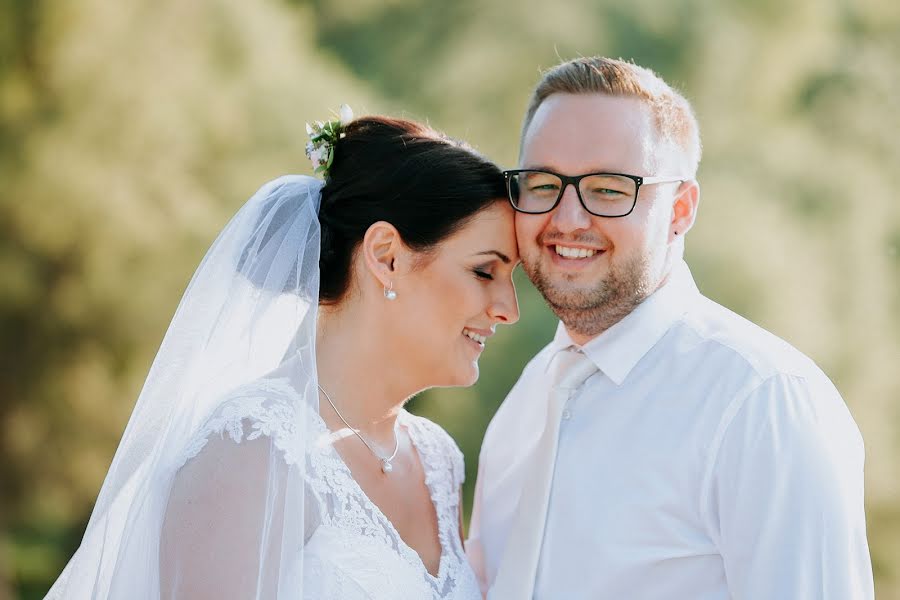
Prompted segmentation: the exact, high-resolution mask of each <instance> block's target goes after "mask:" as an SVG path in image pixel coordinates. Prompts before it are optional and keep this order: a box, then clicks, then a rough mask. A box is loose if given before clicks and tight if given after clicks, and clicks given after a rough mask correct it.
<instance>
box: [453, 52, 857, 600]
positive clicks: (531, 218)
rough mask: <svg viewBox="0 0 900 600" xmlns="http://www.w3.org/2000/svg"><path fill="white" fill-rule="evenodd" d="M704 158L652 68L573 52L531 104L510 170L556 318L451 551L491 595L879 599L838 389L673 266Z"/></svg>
mask: <svg viewBox="0 0 900 600" xmlns="http://www.w3.org/2000/svg"><path fill="white" fill-rule="evenodd" d="M699 160H700V137H699V133H698V128H697V122H696V119H695V117H694V115H693V112H692V110H691V107H690V105H689V104H688V102H687V101H686V100H685V99H684V98H683V97H682V96H681V95H679V94H678V93H677V92H675V91H674V90H672V89H671V88H670V87H669V86H668V85H667V84H666V83H665V82H663V81H662V80H661V79H659V78H658V77H657V76H656V75H655V74H653V73H652V72H651V71H649V70H647V69H643V68H641V67H638V66H635V65H633V64H630V63H626V62H622V61H618V60H610V59H606V58H582V59H577V60H573V61H570V62H567V63H564V64H561V65H559V66H557V67H555V68H554V69H552V70H550V71H549V72H547V73H546V74H545V75H544V77H543V79H542V80H541V81H540V83H539V84H538V86H537V88H536V89H535V91H534V93H533V95H532V97H531V102H530V105H529V107H528V111H527V114H526V116H525V123H524V127H523V130H522V145H521V168H522V169H524V170H515V171H510V172H508V173H507V178H508V183H509V192H510V200H511V201H512V203H513V205H514V207H515V208H516V210H517V211H518V212H517V214H516V232H517V235H518V241H519V249H520V254H521V257H522V263H523V265H524V268H525V270H526V272H527V273H528V276H529V277H530V278H531V280H532V281H533V282H534V284H535V286H537V288H538V289H539V290H540V291H541V293H542V294H543V296H544V298H545V299H546V300H547V302H548V304H549V305H550V306H551V308H552V309H553V311H554V312H555V313H556V315H557V316H558V317H559V319H560V321H561V323H560V325H559V327H558V329H557V332H556V336H555V337H554V339H553V341H552V342H550V344H549V345H548V346H547V347H545V348H544V349H543V350H542V351H541V352H540V353H539V354H538V355H537V356H536V357H535V358H534V359H533V360H532V361H531V362H530V363H529V364H528V366H527V367H525V370H524V372H523V373H522V376H521V378H520V379H519V381H518V383H517V384H516V386H515V387H514V388H513V390H512V391H511V392H510V394H509V396H508V397H507V399H506V401H505V402H504V403H503V405H502V406H501V408H500V410H499V411H498V412H497V415H496V416H495V417H494V419H493V421H492V422H491V425H490V427H489V429H488V431H487V434H486V437H485V440H484V445H483V447H482V451H481V461H480V465H479V476H478V484H477V488H476V497H475V511H474V514H473V518H472V526H471V532H470V536H471V537H470V539H469V541H468V542H467V549H468V551H469V554H470V558H471V560H472V562H473V563H474V565H475V568H476V571H478V572H479V576H480V577H481V579H482V584H483V586H484V590H485V591H486V592H487V594H488V598H491V599H496V600H520V599H525V598H532V597H534V598H540V599H556V598H566V599H567V600H573V599H581V598H584V599H588V598H591V599H595V598H600V599H607V598H609V599H616V600H618V599H629V600H643V599H648V600H649V599H674V600H700V599H703V600H713V599H716V600H719V599H722V600H725V599H728V598H734V599H749V600H777V599H785V600H788V599H790V600H797V599H806V598H810V599H813V598H815V599H828V600H852V599H853V600H855V599H858V598H859V599H868V598H872V597H873V596H874V593H873V587H872V571H871V563H870V559H869V551H868V547H867V543H866V528H865V516H864V513H863V443H862V439H861V437H860V434H859V431H858V429H857V427H856V425H855V423H854V422H853V419H852V417H851V416H850V413H849V412H848V411H847V408H846V406H845V405H844V402H843V400H842V399H841V397H840V395H839V394H838V392H837V390H836V389H835V388H834V386H833V385H832V383H831V382H830V381H829V380H828V378H827V377H826V376H825V375H824V374H823V373H822V372H821V371H820V370H819V369H818V368H817V367H816V365H815V364H814V363H813V362H812V361H811V360H810V359H808V358H807V357H805V356H804V355H802V354H801V353H800V352H798V351H797V350H795V349H794V348H792V347H790V346H789V345H788V344H786V343H785V342H783V341H782V340H780V339H778V338H776V337H775V336H773V335H772V334H770V333H767V332H766V331H763V330H762V329H760V328H759V327H757V326H755V325H753V324H752V323H749V322H747V321H745V320H744V319H742V318H741V317H739V316H738V315H736V314H734V313H732V312H730V311H728V310H727V309H725V308H723V307H721V306H719V305H718V304H716V303H714V302H712V301H711V300H709V299H708V298H705V297H704V296H703V295H702V294H701V293H700V292H699V291H698V290H697V287H696V286H695V284H694V280H693V278H692V277H691V272H690V270H689V269H688V267H687V265H686V264H685V263H684V262H683V258H682V256H683V252H684V238H685V235H686V234H687V233H688V231H690V229H691V226H692V225H693V224H694V220H695V218H696V216H697V206H698V200H699V195H700V192H699V187H698V184H697V182H696V180H695V175H696V172H697V165H698V163H699ZM601 173H602V174H601ZM724 235H725V236H727V232H726V233H725V234H724ZM725 239H727V237H726V238H725Z"/></svg>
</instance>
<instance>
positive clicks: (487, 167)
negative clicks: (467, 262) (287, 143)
mask: <svg viewBox="0 0 900 600" xmlns="http://www.w3.org/2000/svg"><path fill="white" fill-rule="evenodd" d="M343 132H344V134H345V136H344V137H343V138H341V139H340V140H339V141H338V142H337V144H336V145H335V148H334V160H333V162H332V164H331V167H330V169H329V171H328V177H327V178H326V181H325V187H324V188H322V204H321V208H320V210H319V219H320V222H321V226H322V249H321V256H320V259H319V266H320V273H321V275H320V277H321V281H320V285H319V302H320V303H322V304H335V303H337V302H340V300H341V299H342V298H343V297H344V294H346V292H347V289H348V287H349V285H350V280H351V262H352V260H353V254H354V252H355V250H356V248H357V247H358V246H359V244H360V242H361V241H362V239H363V236H364V235H365V233H366V230H367V229H368V228H369V227H370V226H371V225H372V224H373V223H375V222H377V221H387V222H388V223H391V224H392V225H393V226H394V227H396V228H397V231H399V232H400V235H401V237H402V238H403V241H404V242H405V243H406V245H407V246H409V247H410V248H411V249H413V250H416V251H419V252H427V251H428V250H430V249H432V248H434V247H435V246H436V245H437V244H439V243H440V242H441V240H444V239H445V238H447V237H449V236H450V235H452V234H453V233H455V232H457V231H458V230H459V229H460V228H462V227H463V226H464V225H465V224H466V223H467V222H468V221H469V220H470V219H471V218H472V217H473V216H474V215H476V214H477V213H478V212H479V211H481V210H483V209H485V208H487V207H489V206H491V205H493V203H494V202H496V201H497V200H499V199H501V198H505V197H506V189H505V184H504V180H503V174H502V172H501V171H500V169H499V167H497V165H495V164H494V163H492V162H491V161H489V160H488V159H486V158H485V157H483V156H482V155H480V154H479V153H478V152H476V151H475V150H474V149H472V148H471V147H469V146H468V145H466V144H465V143H463V142H460V141H457V140H454V139H451V138H449V137H447V136H446V135H444V134H442V133H440V132H438V131H435V130H434V129H432V128H431V127H429V126H427V125H423V124H420V123H416V122H414V121H408V120H405V119H394V118H388V117H379V116H372V117H362V118H359V119H356V120H355V121H352V122H350V123H349V124H347V125H346V126H345V127H344V129H343Z"/></svg>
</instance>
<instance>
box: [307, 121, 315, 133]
mask: <svg viewBox="0 0 900 600" xmlns="http://www.w3.org/2000/svg"><path fill="white" fill-rule="evenodd" d="M314 133H315V131H313V128H312V125H310V124H309V123H307V124H306V135H312V134H314Z"/></svg>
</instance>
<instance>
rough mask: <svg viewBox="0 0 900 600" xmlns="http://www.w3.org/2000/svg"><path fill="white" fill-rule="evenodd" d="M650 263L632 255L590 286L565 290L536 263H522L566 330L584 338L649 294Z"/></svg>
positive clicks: (646, 258)
mask: <svg viewBox="0 0 900 600" xmlns="http://www.w3.org/2000/svg"><path fill="white" fill-rule="evenodd" d="M652 264H653V261H652V260H651V258H650V257H649V256H646V255H643V254H636V255H635V256H631V257H628V259H626V260H625V261H623V262H622V264H610V268H609V271H608V272H607V274H606V276H605V277H603V278H602V279H600V281H598V282H597V283H596V285H594V286H592V287H583V288H565V287H562V286H558V285H556V284H554V283H553V282H552V281H551V279H550V276H549V274H548V273H547V272H546V271H545V269H544V268H542V265H541V264H539V261H525V260H523V261H522V267H523V269H524V270H525V273H526V274H527V275H528V277H529V279H531V282H532V283H533V284H534V286H535V287H536V288H537V289H538V291H539V292H540V293H541V295H542V296H543V297H544V299H545V300H546V301H547V304H549V305H550V308H551V310H553V312H554V314H556V316H557V317H559V319H560V321H562V322H563V324H565V326H566V329H568V330H569V331H570V332H572V333H575V334H578V335H580V336H584V337H595V336H597V335H600V334H601V333H603V332H604V331H606V330H607V329H609V328H610V327H612V326H613V325H615V324H616V323H618V322H619V321H621V320H622V319H624V318H625V317H627V316H628V315H629V314H631V312H632V311H634V309H635V308H637V307H638V305H639V304H640V303H641V302H643V301H644V300H646V299H647V297H648V296H650V294H652V293H653V291H654V289H655V287H656V286H655V285H654V284H653V277H652V274H651V265H652ZM563 277H566V278H567V276H565V275H563Z"/></svg>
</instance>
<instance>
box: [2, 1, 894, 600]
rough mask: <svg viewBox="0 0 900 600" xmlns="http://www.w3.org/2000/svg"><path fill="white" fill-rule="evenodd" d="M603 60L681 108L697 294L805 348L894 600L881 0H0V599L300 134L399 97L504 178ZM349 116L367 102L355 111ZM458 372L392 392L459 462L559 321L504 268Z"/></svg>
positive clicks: (889, 207)
mask: <svg viewBox="0 0 900 600" xmlns="http://www.w3.org/2000/svg"><path fill="white" fill-rule="evenodd" d="M579 54H583V55H590V54H607V55H611V56H622V57H624V58H630V59H634V60H635V61H637V62H639V63H641V64H645V65H647V66H650V67H652V68H654V69H656V70H657V71H659V72H660V74H661V75H663V77H665V78H666V79H667V80H669V81H671V82H673V83H674V84H675V85H676V86H677V87H679V88H680V89H682V90H683V91H684V92H685V93H686V94H687V95H688V97H689V98H691V99H692V101H693V102H694V104H695V108H696V111H697V114H698V117H699V119H700V123H701V131H702V133H703V138H704V161H703V164H702V167H701V173H700V181H701V185H702V189H703V195H702V206H701V211H700V219H699V221H698V224H697V226H696V227H695V229H694V230H693V231H692V232H691V233H690V235H689V236H688V259H689V262H690V263H691V264H692V266H693V269H694V274H695V276H696V278H697V280H698V283H699V284H700V287H701V289H702V290H703V291H704V292H706V293H707V294H708V295H710V296H711V297H713V298H715V299H718V300H720V301H721V302H723V303H724V304H725V305H727V306H729V307H731V308H733V309H735V310H736V311H737V312H739V313H741V314H744V315H745V316H747V317H749V318H751V319H753V320H755V321H757V322H758V323H760V324H761V325H763V326H765V327H767V328H768V329H770V330H772V331H774V332H775V333H777V334H779V335H781V336H782V337H784V338H786V339H787V340H788V341H790V342H791V343H793V344H794V345H796V346H798V347H799V348H800V349H801V350H803V351H804V352H806V353H807V354H809V355H811V356H812V357H813V358H814V359H816V360H817V361H818V362H819V363H820V364H821V365H822V366H823V367H824V368H825V369H826V371H827V372H828V373H829V374H830V375H831V376H832V377H833V378H834V380H835V382H836V383H837V385H838V387H839V388H840V389H841V390H842V392H843V394H844V397H845V398H846V400H847V402H848V405H849V406H850V408H851V411H852V412H853V414H854V417H855V418H856V420H857V422H858V423H859V425H860V428H861V430H862V432H863V435H864V437H865V439H866V445H867V451H868V461H867V497H868V499H869V522H870V540H871V546H872V552H873V562H874V565H875V569H876V577H877V593H878V597H879V598H888V599H889V598H900V563H898V560H897V556H898V554H897V552H898V548H900V526H898V523H900V519H898V513H897V511H896V508H895V505H896V498H897V497H898V496H900V480H897V478H896V473H897V472H898V470H900V469H898V467H900V464H898V463H900V414H898V410H897V408H896V404H895V402H894V400H895V399H896V398H897V397H898V396H900V380H898V378H897V377H896V374H895V371H896V364H897V360H898V358H900V205H898V203H897V202H895V201H894V199H895V197H896V190H897V189H898V187H900V171H898V169H897V165H898V164H900V139H898V137H897V132H898V130H900V128H898V125H900V123H898V119H897V116H896V108H895V104H896V98H897V97H900V71H898V69H897V68H896V65H897V63H898V59H900V4H897V3H896V2H892V1H891V0H863V1H861V2H854V3H847V2H840V1H838V0H798V1H797V2H792V3H788V4H785V3H779V2H774V1H773V0H755V1H753V2H744V1H738V0H733V1H730V2H713V1H712V0H676V1H674V2H661V1H659V0H634V1H633V2H631V3H629V4H628V5H627V6H626V5H624V4H622V3H613V2H607V1H603V2H595V1H592V0H572V1H570V2H565V3H559V4H557V5H555V6H553V7H551V6H550V5H548V4H547V3H546V2H537V1H536V0H523V1H521V2H518V3H515V4H510V3H504V2H501V1H500V0H486V1H479V2H476V1H475V0H457V1H454V2H426V1H425V0H388V1H383V0H379V1H376V0H328V1H327V2H326V1H324V0H296V1H293V2H278V1H275V2H265V3H246V2H239V1H238V0H198V1H195V2H188V3H185V2H176V1H174V0H157V1H156V2H152V3H151V2H146V1H140V0H138V1H136V2H127V3H109V2H101V1H100V0H81V1H80V2H77V3H62V2H54V1H52V0H0V182H2V184H3V185H2V188H0V190H2V191H0V329H2V336H0V365H2V366H0V454H2V456H4V460H3V461H2V462H0V481H2V485H0V527H2V530H0V598H6V597H21V598H39V597H41V596H42V595H43V593H44V592H45V591H46V589H47V586H49V584H50V582H51V580H52V579H53V578H54V577H55V575H56V574H57V573H58V571H59V570H60V569H61V567H62V565H63V563H64V561H65V560H66V558H67V557H68V555H69V554H70V553H71V551H72V550H73V549H74V547H75V545H76V544H77V540H78V539H79V537H80V534H81V531H82V529H83V527H84V523H85V520H86V518H87V516H88V515H89V513H90V507H91V505H92V502H93V500H94V498H95V496H96V493H97V490H98V489H99V486H100V484H101V482H102V478H103V474H104V473H105V471H106V468H107V466H108V464H109V461H110V459H111V457H112V454H113V452H114V450H115V446H116V442H117V440H118V438H119V436H120V435H121V432H122V429H123V427H124V424H125V422H126V420H127V418H128V415H129V414H130V411H131V408H132V406H133V403H134V400H135V398H136V397H137V393H138V391H139V389H140V386H141V383H142V381H143V378H144V376H145V375H146V370H147V368H148V366H149V362H150V360H151V359H152V357H153V355H154V353H155V351H156V347H157V345H158V343H159V341H160V340H161V338H162V335H163V332H164V330H165V327H166V325H167V323H168V320H169V318H170V317H171V315H172V313H173V312H174V309H175V306H176V303H177V301H178V297H179V295H180V293H181V291H182V290H183V289H184V286H185V285H186V283H187V280H188V278H189V277H190V274H191V272H192V271H193V269H194V267H195V265H196V264H197V262H198V261H199V259H200V257H201V256H202V253H203V251H204V250H205V248H206V247H207V246H208V244H209V243H210V241H211V239H212V237H213V236H214V235H215V232H216V231H218V230H219V229H220V228H221V226H222V225H223V224H224V222H225V221H226V220H227V218H228V217H229V216H230V214H231V213H232V212H233V211H234V210H235V208H236V207H237V206H239V204H240V203H241V202H242V201H243V200H244V199H246V198H247V197H249V196H250V195H251V193H252V192H253V190H254V189H255V188H256V187H257V186H259V185H260V184H261V183H262V182H264V181H267V180H269V179H271V178H273V177H274V176H276V175H279V174H282V173H285V172H298V171H301V172H309V165H308V162H307V161H306V159H305V158H304V145H305V143H306V141H307V139H308V138H307V135H306V132H305V128H304V123H305V122H307V121H312V120H314V119H315V118H317V117H319V116H321V115H323V114H326V113H327V111H329V110H330V109H333V108H334V107H337V106H338V105H340V104H341V103H342V102H347V103H348V104H350V105H351V106H353V107H354V108H356V109H357V112H358V113H359V114H365V112H391V113H393V114H403V113H406V114H407V115H410V116H412V117H415V118H427V119H428V120H429V121H430V122H431V123H432V124H434V125H435V126H437V127H439V128H441V129H445V130H447V131H448V132H449V133H451V134H452V135H455V136H458V137H462V138H465V139H467V140H469V141H470V142H472V143H474V144H475V145H477V146H479V147H480V148H481V149H482V150H483V151H485V152H486V153H487V154H489V155H491V156H493V157H494V158H496V159H497V160H498V161H499V162H501V163H502V164H506V165H512V164H514V163H515V160H516V153H517V148H518V129H519V124H520V121H521V118H522V114H523V112H524V108H525V104H526V101H527V96H528V93H529V90H530V88H531V86H532V85H533V84H534V82H535V81H536V80H537V77H538V69H539V68H546V67H549V66H551V65H553V64H555V63H556V62H557V61H558V60H559V57H564V58H568V57H572V56H576V55H579ZM359 109H363V110H359ZM517 281H518V283H519V294H520V302H521V311H522V319H521V321H520V322H519V324H517V325H516V326H515V327H511V328H501V332H500V333H499V334H498V335H497V336H496V337H495V338H493V339H492V341H491V344H489V347H488V349H487V350H486V352H485V355H484V357H483V359H482V365H481V367H482V374H483V375H482V378H481V380H480V381H479V383H478V384H477V385H476V386H474V387H473V388H470V389H454V390H443V389H442V390H433V391H430V392H428V393H426V394H423V395H422V396H421V397H420V398H417V399H416V400H415V401H414V409H415V410H416V411H418V412H422V413H425V414H427V415H429V416H431V417H433V418H435V419H436V420H438V421H439V422H441V423H442V424H444V425H445V426H446V428H447V429H448V430H449V431H450V432H451V433H452V434H453V435H454V436H455V437H456V439H457V440H458V441H459V443H460V445H461V447H462V448H463V450H464V452H465V454H466V457H467V473H468V479H467V484H466V485H467V487H466V490H465V494H466V502H467V505H468V503H469V502H470V499H471V493H472V485H473V484H474V481H475V474H476V469H477V454H478V447H479V444H480V440H481V436H482V435H483V432H484V429H485V427H486V426H487V423H488V421H489V419H490V416H491V414H492V413H493V411H494V410H495V409H496V407H497V406H498V405H499V403H500V402H501V401H502V399H503V396H504V395H505V393H506V392H507V391H508V389H509V388H510V386H511V385H512V384H513V382H514V381H515V379H516V377H517V376H518V374H519V372H520V371H521V369H522V367H523V366H524V365H525V363H526V362H527V361H528V360H529V358H530V357H531V356H532V355H533V354H534V352H536V351H537V350H538V349H539V348H540V347H541V346H542V345H543V344H544V343H546V341H547V340H549V339H550V337H551V336H552V334H553V330H554V327H555V321H554V319H553V318H552V315H551V314H550V313H549V311H548V310H547V309H546V307H545V306H544V305H543V303H542V301H541V299H540V297H539V295H538V294H537V292H536V291H535V290H534V289H533V288H532V287H531V286H530V284H528V283H527V280H526V279H525V278H524V277H523V276H522V274H521V273H518V274H517Z"/></svg>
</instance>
